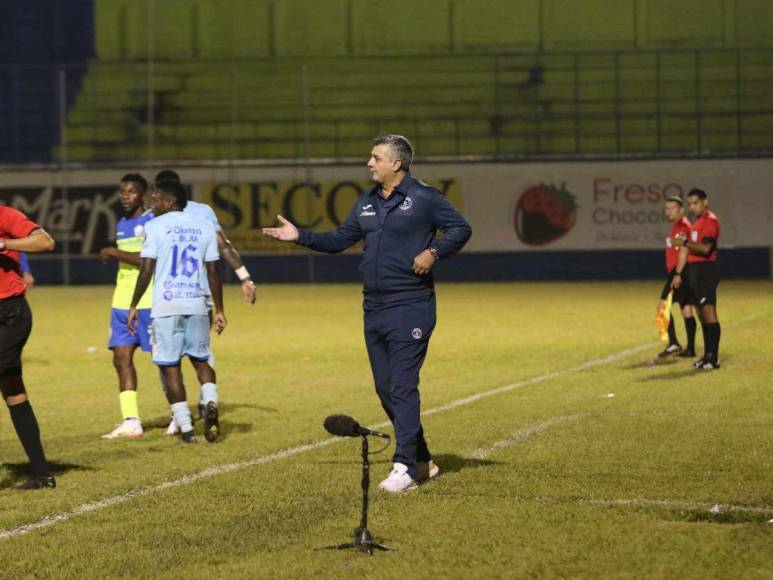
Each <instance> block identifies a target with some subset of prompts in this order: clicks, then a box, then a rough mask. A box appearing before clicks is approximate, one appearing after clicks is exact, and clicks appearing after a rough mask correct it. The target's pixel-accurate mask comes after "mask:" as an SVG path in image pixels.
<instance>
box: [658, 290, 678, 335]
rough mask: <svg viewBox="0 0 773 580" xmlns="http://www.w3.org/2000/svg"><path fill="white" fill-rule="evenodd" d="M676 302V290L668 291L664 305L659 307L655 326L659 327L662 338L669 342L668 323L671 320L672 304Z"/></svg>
mask: <svg viewBox="0 0 773 580" xmlns="http://www.w3.org/2000/svg"><path fill="white" fill-rule="evenodd" d="M673 303H674V291H673V290H671V292H669V293H668V297H667V298H666V299H665V300H664V301H663V305H662V306H660V307H659V308H658V313H657V314H656V315H655V327H656V328H657V329H658V335H659V336H660V340H662V341H663V342H668V324H669V322H670V321H671V305H672V304H673Z"/></svg>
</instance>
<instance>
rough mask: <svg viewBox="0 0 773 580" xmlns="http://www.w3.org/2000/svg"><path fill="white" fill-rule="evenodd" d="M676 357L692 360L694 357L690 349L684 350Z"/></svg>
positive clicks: (693, 352) (693, 351)
mask: <svg viewBox="0 0 773 580" xmlns="http://www.w3.org/2000/svg"><path fill="white" fill-rule="evenodd" d="M676 356H678V357H681V358H693V357H694V356H695V350H694V349H692V348H686V349H684V350H683V351H682V352H680V353H679V354H678V355H676Z"/></svg>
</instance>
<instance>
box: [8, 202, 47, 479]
mask: <svg viewBox="0 0 773 580" xmlns="http://www.w3.org/2000/svg"><path fill="white" fill-rule="evenodd" d="M53 249H54V240H53V239H52V238H51V236H49V235H48V234H47V233H46V232H45V231H44V230H43V229H42V228H41V227H40V226H38V225H37V224H36V223H34V222H33V221H31V220H30V219H29V218H28V217H27V216H25V215H24V214H23V213H21V212H20V211H18V210H15V209H13V208H10V207H7V206H0V391H2V394H3V398H4V399H5V404H6V405H8V411H9V412H10V414H11V421H12V422H13V426H14V429H15V430H16V434H17V435H18V437H19V441H21V444H22V447H24V451H25V452H26V453H27V457H28V458H29V460H30V466H31V467H32V477H31V478H30V479H29V480H28V481H27V482H26V483H24V484H23V485H21V486H20V489H25V490H30V489H40V488H46V487H56V481H55V480H54V476H53V475H52V474H51V472H50V470H49V468H48V462H47V461H46V456H45V454H44V453H43V444H42V443H41V441H40V428H39V427H38V421H37V418H36V417H35V412H34V411H33V410H32V405H31V404H30V402H29V399H28V398H27V389H26V387H25V385H24V379H23V378H22V361H21V354H22V350H23V349H24V345H25V344H27V339H28V338H29V335H30V332H31V331H32V312H31V311H30V307H29V304H27V299H26V298H25V297H24V296H25V293H26V289H27V286H26V284H25V283H24V280H23V279H22V273H21V266H20V264H19V252H30V253H34V252H50V251H51V250H53Z"/></svg>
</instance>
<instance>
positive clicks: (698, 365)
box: [692, 356, 706, 369]
mask: <svg viewBox="0 0 773 580" xmlns="http://www.w3.org/2000/svg"><path fill="white" fill-rule="evenodd" d="M704 364H706V357H705V356H703V357H701V358H699V359H698V360H696V361H695V362H694V363H692V368H694V369H699V368H701V367H702V366H703V365H704Z"/></svg>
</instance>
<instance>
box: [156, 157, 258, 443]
mask: <svg viewBox="0 0 773 580" xmlns="http://www.w3.org/2000/svg"><path fill="white" fill-rule="evenodd" d="M162 181H177V182H179V183H182V181H181V179H180V176H179V175H178V173H177V172H176V171H172V170H171V169H163V170H161V171H159V172H158V174H157V175H156V178H155V183H160V182H162ZM183 213H185V214H186V215H194V216H196V217H198V218H199V219H202V220H204V221H205V222H207V223H209V224H211V225H212V227H213V228H215V235H216V236H217V247H218V251H219V252H220V257H221V258H222V259H223V261H225V262H226V263H227V264H228V265H229V266H231V268H233V271H234V274H236V276H237V278H239V280H240V282H241V291H242V297H243V298H244V300H245V301H246V302H248V303H250V304H255V284H254V283H253V281H252V277H251V276H250V273H249V271H247V267H246V266H245V265H244V262H243V261H242V258H241V256H240V255H239V252H237V251H236V248H235V247H234V246H233V244H232V243H231V241H230V240H229V239H228V238H227V237H226V236H225V233H224V232H223V228H222V227H220V223H219V222H218V220H217V216H216V215H215V212H214V210H213V209H212V208H211V207H210V206H208V205H207V204H206V203H199V202H196V201H193V200H192V199H189V200H188V203H187V204H186V206H185V209H184V210H183ZM208 362H209V366H211V367H212V368H213V369H214V368H215V353H214V352H213V353H211V355H210V358H209V361H208ZM161 382H162V384H163V387H164V391H166V382H165V380H164V376H163V375H162V376H161ZM199 383H200V384H201V385H203V384H204V382H202V381H201V377H199ZM199 414H200V415H201V416H202V417H203V416H204V404H203V401H202V400H199ZM179 432H180V428H179V427H178V425H177V423H176V422H175V420H174V417H172V420H171V421H170V423H169V427H168V428H167V430H166V434H167V435H175V434H177V433H179Z"/></svg>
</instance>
